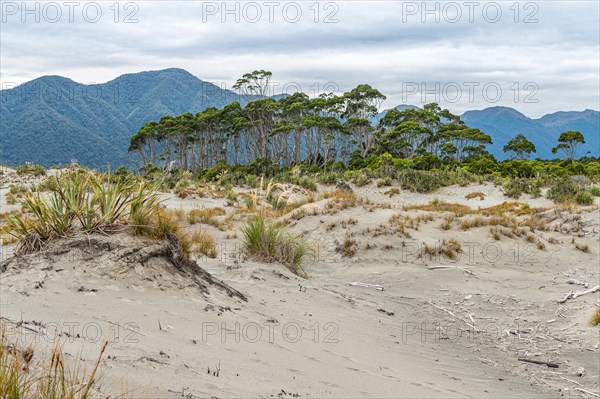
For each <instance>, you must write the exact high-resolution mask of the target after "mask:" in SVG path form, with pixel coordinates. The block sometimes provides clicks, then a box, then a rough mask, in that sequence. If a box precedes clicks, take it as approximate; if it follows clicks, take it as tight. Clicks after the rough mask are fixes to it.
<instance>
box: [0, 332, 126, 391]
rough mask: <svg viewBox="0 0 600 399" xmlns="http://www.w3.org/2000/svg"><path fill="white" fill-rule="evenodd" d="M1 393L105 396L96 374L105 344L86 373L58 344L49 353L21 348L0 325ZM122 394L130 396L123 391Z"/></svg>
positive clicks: (106, 343)
mask: <svg viewBox="0 0 600 399" xmlns="http://www.w3.org/2000/svg"><path fill="white" fill-rule="evenodd" d="M0 335H1V337H0V397H2V398H11V399H19V398H36V399H92V398H104V397H105V395H102V394H101V393H100V390H99V388H100V379H99V378H98V376H97V374H98V371H99V367H100V362H101V360H102V356H103V355H104V352H105V351H106V348H107V346H108V341H106V342H105V343H104V345H103V346H102V349H101V350H100V353H99V355H98V359H97V360H96V362H95V364H94V366H93V368H92V369H91V370H90V372H89V374H88V370H86V369H85V367H82V366H81V364H79V363H77V362H75V363H73V362H70V361H69V360H68V359H67V358H66V357H65V356H64V355H63V349H62V347H61V346H60V345H59V344H56V345H55V346H54V347H53V348H52V352H51V356H48V355H44V354H42V355H39V356H36V354H35V353H34V350H33V349H32V348H30V347H28V348H24V349H21V348H19V342H15V341H13V340H10V339H9V336H8V334H7V328H6V327H5V326H4V325H3V326H1V327H0ZM123 397H131V396H130V395H128V394H125V396H123Z"/></svg>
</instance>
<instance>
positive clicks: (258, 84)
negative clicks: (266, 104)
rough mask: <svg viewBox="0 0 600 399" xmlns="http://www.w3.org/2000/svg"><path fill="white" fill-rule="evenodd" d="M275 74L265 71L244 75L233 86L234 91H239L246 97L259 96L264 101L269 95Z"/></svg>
mask: <svg viewBox="0 0 600 399" xmlns="http://www.w3.org/2000/svg"><path fill="white" fill-rule="evenodd" d="M272 76H273V73H272V72H270V71H265V70H263V69H261V70H257V71H253V72H250V73H246V74H244V76H242V77H241V78H240V79H238V80H237V81H236V82H235V84H234V85H233V90H237V91H239V92H240V93H241V94H243V95H245V96H246V97H250V96H258V98H259V99H264V98H266V97H267V96H268V95H269V91H270V88H269V85H270V82H271V77H272Z"/></svg>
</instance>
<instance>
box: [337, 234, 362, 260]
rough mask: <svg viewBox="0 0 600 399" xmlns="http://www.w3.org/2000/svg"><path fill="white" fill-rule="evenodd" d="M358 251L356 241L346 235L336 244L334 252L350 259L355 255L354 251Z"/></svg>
mask: <svg viewBox="0 0 600 399" xmlns="http://www.w3.org/2000/svg"><path fill="white" fill-rule="evenodd" d="M357 249H358V244H357V243H356V240H355V239H354V238H352V236H350V235H348V234H346V236H345V237H344V240H343V241H342V242H341V243H338V244H337V246H336V248H335V250H336V252H339V253H340V254H342V256H343V257H345V258H351V257H353V256H354V255H355V254H356V250H357Z"/></svg>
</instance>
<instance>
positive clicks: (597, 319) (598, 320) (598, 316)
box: [590, 306, 600, 326]
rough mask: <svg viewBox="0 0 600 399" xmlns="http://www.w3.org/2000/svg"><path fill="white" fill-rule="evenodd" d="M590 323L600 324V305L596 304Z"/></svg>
mask: <svg viewBox="0 0 600 399" xmlns="http://www.w3.org/2000/svg"><path fill="white" fill-rule="evenodd" d="M590 324H591V325H592V326H597V325H600V306H596V312H595V313H594V315H593V316H592V318H591V319H590Z"/></svg>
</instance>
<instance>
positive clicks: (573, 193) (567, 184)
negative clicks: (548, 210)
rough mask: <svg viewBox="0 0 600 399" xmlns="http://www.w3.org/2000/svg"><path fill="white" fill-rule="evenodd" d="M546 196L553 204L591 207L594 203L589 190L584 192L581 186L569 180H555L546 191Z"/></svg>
mask: <svg viewBox="0 0 600 399" xmlns="http://www.w3.org/2000/svg"><path fill="white" fill-rule="evenodd" d="M546 196H547V197H548V199H551V200H553V201H554V202H576V203H578V204H579V205H592V204H593V203H594V196H593V194H592V192H591V190H586V189H585V188H584V187H583V186H582V185H581V184H578V183H576V182H574V181H572V180H571V179H560V180H557V181H556V182H555V183H554V184H553V185H552V186H551V187H550V189H548V193H547V194H546Z"/></svg>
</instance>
